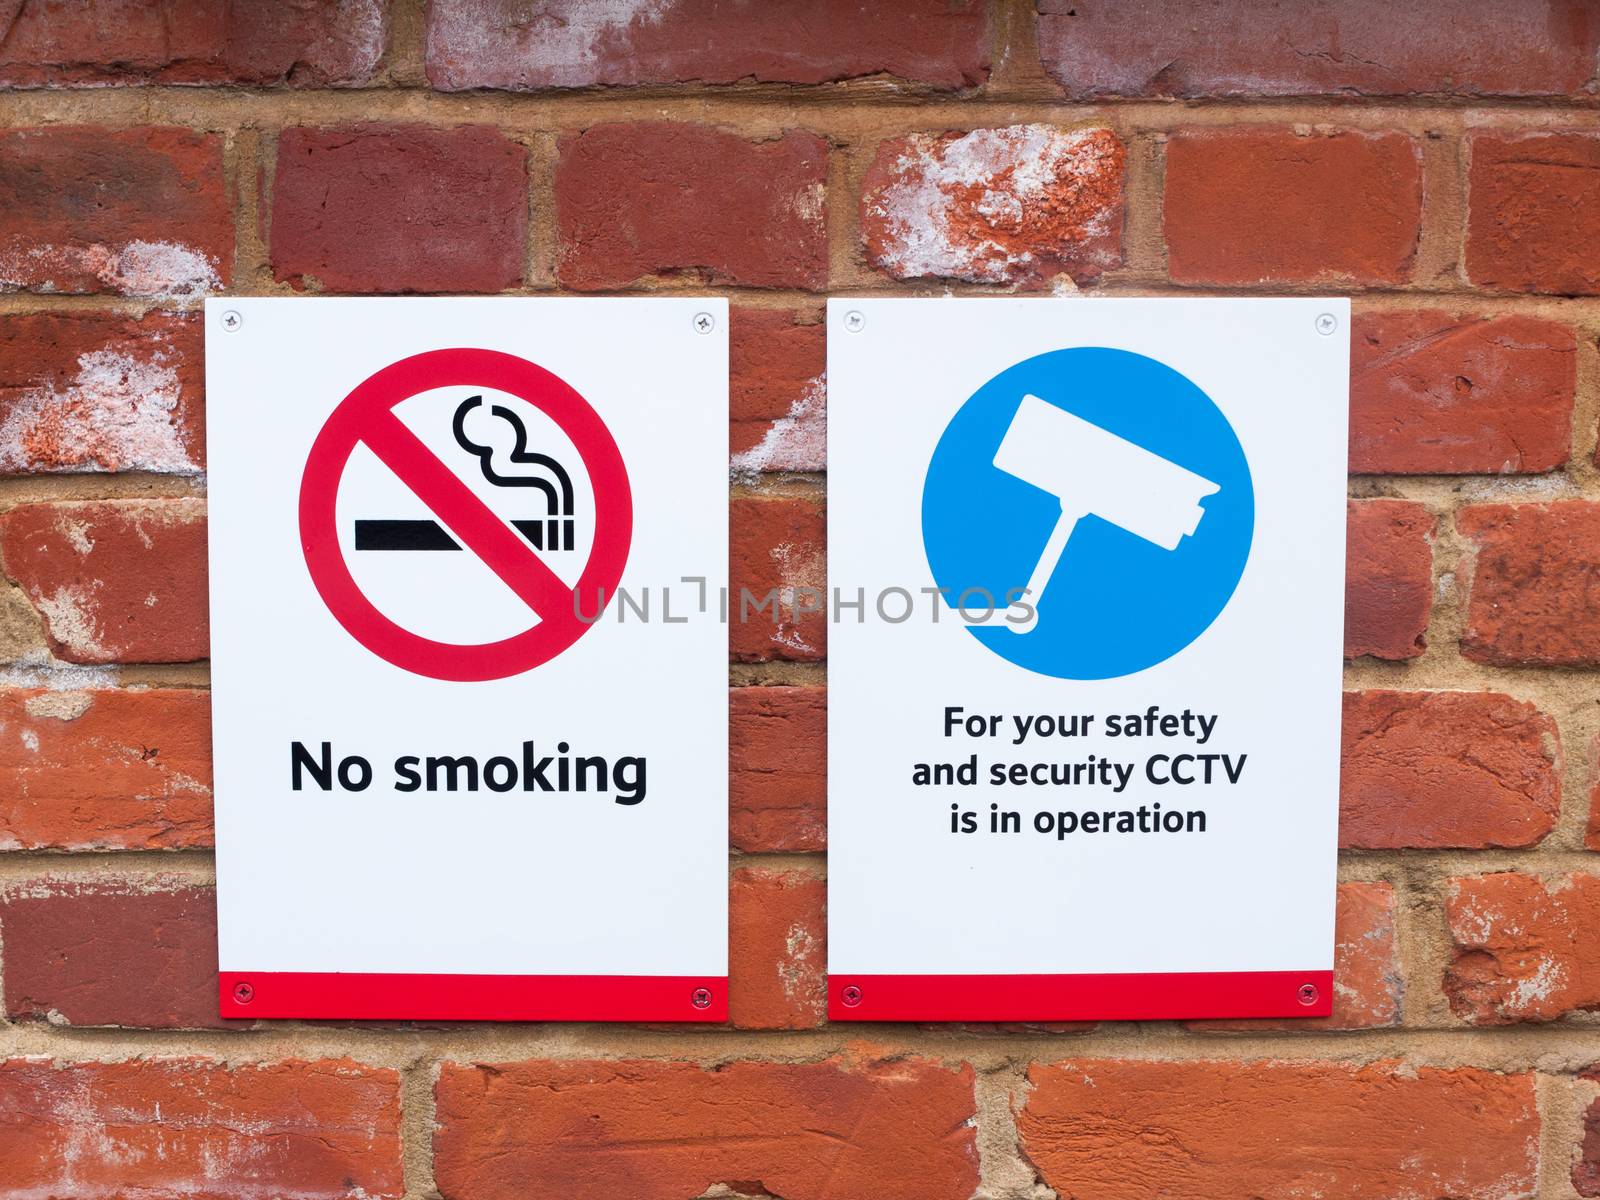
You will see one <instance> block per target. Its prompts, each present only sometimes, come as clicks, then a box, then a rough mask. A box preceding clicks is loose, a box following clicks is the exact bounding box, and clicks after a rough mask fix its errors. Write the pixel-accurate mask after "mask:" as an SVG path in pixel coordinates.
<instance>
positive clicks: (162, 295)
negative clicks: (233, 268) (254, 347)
mask: <svg viewBox="0 0 1600 1200" xmlns="http://www.w3.org/2000/svg"><path fill="white" fill-rule="evenodd" d="M218 268H219V264H218V263H217V260H216V259H214V258H212V257H211V256H210V255H208V254H206V253H205V252H203V251H201V250H198V249H195V248H194V247H192V246H184V245H181V244H179V243H177V242H144V241H136V242H128V243H127V244H126V245H123V246H105V245H100V244H95V245H89V246H59V245H53V244H46V245H42V246H40V245H31V246H25V247H12V248H10V249H8V250H5V251H3V252H0V291H29V290H31V291H37V292H57V291H75V290H78V289H77V288H76V287H75V286H65V287H64V286H63V285H62V283H61V282H60V281H61V280H62V279H69V280H78V279H81V278H83V277H84V276H88V277H90V278H92V279H94V280H97V281H98V282H99V284H100V286H101V287H104V288H106V289H108V290H110V291H114V292H119V293H121V294H122V295H124V296H138V297H141V298H145V299H151V300H195V299H199V298H200V297H202V296H204V295H205V294H206V293H208V292H214V291H218V290H220V289H221V287H222V279H221V276H220V275H219V274H218Z"/></svg>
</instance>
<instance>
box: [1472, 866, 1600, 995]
mask: <svg viewBox="0 0 1600 1200" xmlns="http://www.w3.org/2000/svg"><path fill="white" fill-rule="evenodd" d="M1445 913H1446V916H1447V919H1448V921H1449V925H1450V937H1451V939H1452V940H1453V942H1454V944H1455V955H1454V957H1453V958H1452V960H1451V962H1450V967H1449V970H1448V971H1447V972H1446V974H1445V979H1444V990H1445V992H1446V994H1447V995H1448V996H1449V997H1450V1007H1451V1009H1452V1010H1453V1011H1454V1012H1455V1013H1456V1014H1457V1015H1459V1016H1462V1017H1465V1018H1467V1019H1468V1020H1470V1021H1472V1022H1473V1023H1474V1024H1478V1025H1506V1024H1511V1023H1513V1022H1516V1021H1553V1020H1555V1019H1556V1018H1557V1017H1562V1016H1565V1015H1566V1014H1568V1013H1571V1012H1578V1011H1586V1010H1593V1009H1596V1008H1600V876H1595V875H1580V874H1570V875H1565V876H1560V877H1558V878H1556V879H1554V880H1553V881H1551V882H1550V883H1545V882H1544V881H1542V880H1540V879H1536V878H1534V877H1533V876H1531V875H1519V874H1514V873H1510V872H1506V873H1502V874H1497V875H1478V876H1473V877H1471V878H1464V879H1453V880H1451V881H1450V888H1449V893H1448V896H1447V899H1446V904H1445Z"/></svg>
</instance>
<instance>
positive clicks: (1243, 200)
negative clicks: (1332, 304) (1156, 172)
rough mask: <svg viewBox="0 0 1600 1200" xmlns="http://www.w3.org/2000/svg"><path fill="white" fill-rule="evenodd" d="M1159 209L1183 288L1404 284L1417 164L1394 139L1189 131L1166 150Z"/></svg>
mask: <svg viewBox="0 0 1600 1200" xmlns="http://www.w3.org/2000/svg"><path fill="white" fill-rule="evenodd" d="M1164 211H1165V216H1164V221H1165V226H1166V237H1167V267H1168V271H1169V273H1170V274H1171V276H1172V278H1173V279H1175V280H1178V281H1180V282H1184V283H1220V284H1256V283H1318V284H1397V283H1403V282H1405V281H1406V279H1408V278H1409V277H1410V274H1411V262H1412V257H1413V255H1414V254H1415V252H1416V248H1417V237H1418V233H1419V231H1420V227H1421V219H1422V157H1421V155H1420V154H1419V153H1418V150H1417V145H1416V143H1415V142H1413V141H1412V140H1411V139H1410V138H1409V137H1407V136H1406V135H1405V134H1401V133H1362V132H1357V131H1354V130H1340V131H1317V132H1306V133H1297V132H1295V131H1294V130H1290V129H1283V128H1274V127H1260V128H1248V129H1234V130H1222V131H1215V130H1205V131H1199V130H1193V131H1188V132H1184V133H1179V134H1175V135H1174V136H1173V137H1172V138H1171V139H1169V141H1168V142H1167V181H1166V194H1165V210H1164Z"/></svg>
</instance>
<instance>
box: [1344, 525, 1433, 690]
mask: <svg viewBox="0 0 1600 1200" xmlns="http://www.w3.org/2000/svg"><path fill="white" fill-rule="evenodd" d="M1348 512H1349V528H1348V532H1347V534H1346V537H1347V538H1348V543H1347V545H1346V547H1345V580H1344V654H1345V657H1346V658H1359V657H1361V656H1362V655H1363V654H1370V655H1372V657H1374V658H1387V659H1407V658H1415V657H1417V655H1419V654H1421V653H1422V652H1423V650H1425V649H1426V648H1427V638H1426V634H1427V630H1428V615H1429V613H1430V612H1431V611H1432V609H1433V530H1434V519H1433V516H1432V515H1431V514H1430V513H1429V512H1428V510H1427V509H1426V508H1424V507H1423V506H1422V505H1421V504H1417V503H1415V502H1413V501H1410V500H1352V501H1350V504H1349V508H1348Z"/></svg>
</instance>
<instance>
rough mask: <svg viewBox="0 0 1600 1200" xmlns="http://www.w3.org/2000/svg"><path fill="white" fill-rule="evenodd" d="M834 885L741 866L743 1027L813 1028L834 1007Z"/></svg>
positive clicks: (732, 933)
mask: <svg viewBox="0 0 1600 1200" xmlns="http://www.w3.org/2000/svg"><path fill="white" fill-rule="evenodd" d="M827 890H828V889H827V884H826V883H824V882H823V881H822V880H821V879H816V878H813V877H812V876H810V875H803V874H801V873H800V872H798V871H764V870H759V869H754V868H747V869H744V870H739V871H735V872H734V873H733V882H732V885H731V888H730V890H729V894H728V921H729V924H728V1012H729V1018H730V1019H731V1020H732V1022H733V1024H734V1025H735V1026H737V1027H738V1028H740V1029H812V1028H815V1027H816V1026H818V1025H821V1024H822V1020H823V1017H824V1016H825V1015H826V1013H827V1009H828V996H827V992H828V981H827V933H826V923H825V919H824V915H823V907H824V900H825V899H826V895H827Z"/></svg>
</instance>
